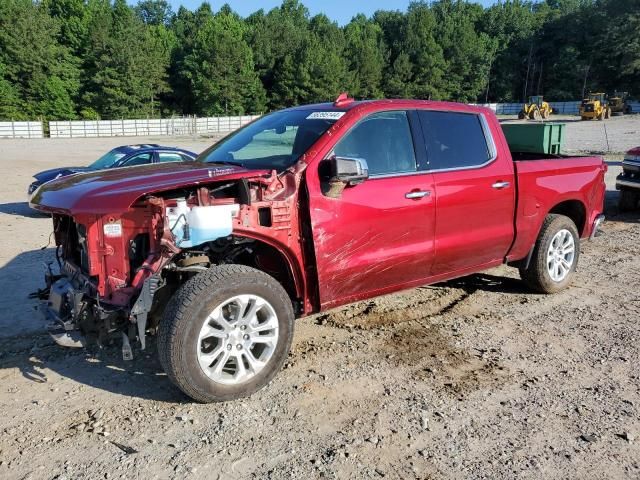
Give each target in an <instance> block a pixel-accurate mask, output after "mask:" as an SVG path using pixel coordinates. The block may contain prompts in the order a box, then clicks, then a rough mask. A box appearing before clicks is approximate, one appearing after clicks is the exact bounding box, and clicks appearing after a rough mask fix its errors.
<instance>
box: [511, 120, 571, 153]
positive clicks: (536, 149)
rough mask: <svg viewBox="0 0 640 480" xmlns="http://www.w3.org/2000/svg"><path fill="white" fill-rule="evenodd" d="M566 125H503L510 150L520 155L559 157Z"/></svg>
mask: <svg viewBox="0 0 640 480" xmlns="http://www.w3.org/2000/svg"><path fill="white" fill-rule="evenodd" d="M565 125H566V124H564V123H551V122H540V123H503V124H502V131H503V132H504V135H505V137H507V143H508V144H509V150H511V151H512V152H518V153H542V154H545V155H549V154H552V155H558V154H560V152H561V151H562V144H563V143H564V127H565Z"/></svg>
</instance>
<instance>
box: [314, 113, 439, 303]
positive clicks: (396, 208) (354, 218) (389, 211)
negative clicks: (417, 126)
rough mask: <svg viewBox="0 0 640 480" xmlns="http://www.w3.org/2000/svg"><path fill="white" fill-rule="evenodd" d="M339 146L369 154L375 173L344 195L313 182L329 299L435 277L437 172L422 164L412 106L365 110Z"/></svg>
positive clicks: (321, 269) (345, 153)
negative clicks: (421, 168)
mask: <svg viewBox="0 0 640 480" xmlns="http://www.w3.org/2000/svg"><path fill="white" fill-rule="evenodd" d="M332 154H335V155H336V156H340V157H352V158H353V157H356V158H362V159H364V160H366V161H367V164H368V167H369V175H370V178H369V179H367V180H365V181H364V182H363V183H361V184H359V185H353V186H347V187H346V188H345V189H344V190H343V191H342V193H341V194H340V195H339V196H338V197H337V198H332V197H330V196H327V195H326V194H323V192H322V188H320V187H319V186H318V185H309V203H310V205H309V206H310V212H311V223H312V228H313V240H314V246H315V255H316V264H317V275H318V281H319V295H320V303H321V305H322V307H323V308H328V307H331V306H336V305H339V304H342V303H348V302H351V301H355V300H358V299H360V298H364V297H368V296H370V295H372V294H381V293H385V292H387V291H392V290H396V289H398V288H401V287H402V286H406V285H408V284H410V283H412V282H414V283H415V282H416V281H419V280H420V279H425V278H427V277H428V276H429V274H430V270H431V264H432V262H433V252H434V226H435V212H434V205H435V202H434V196H433V194H434V185H433V178H432V175H431V174H429V173H427V172H419V171H418V167H417V164H416V154H415V150H414V144H413V138H412V134H411V128H410V124H409V115H408V114H407V112H405V111H390V112H381V113H374V114H372V115H369V116H367V117H365V118H364V119H362V120H360V121H359V122H358V123H357V124H356V125H355V126H354V127H352V129H351V130H350V131H349V132H347V133H346V134H345V136H344V137H342V138H341V139H340V140H339V141H338V143H337V144H336V146H335V147H334V149H333V152H332ZM320 176H321V175H320ZM316 180H317V178H316Z"/></svg>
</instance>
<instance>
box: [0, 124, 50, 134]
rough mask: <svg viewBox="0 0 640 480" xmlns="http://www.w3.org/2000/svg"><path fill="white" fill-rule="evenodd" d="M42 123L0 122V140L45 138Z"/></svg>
mask: <svg viewBox="0 0 640 480" xmlns="http://www.w3.org/2000/svg"><path fill="white" fill-rule="evenodd" d="M43 137H44V130H43V129H42V122H0V138H43Z"/></svg>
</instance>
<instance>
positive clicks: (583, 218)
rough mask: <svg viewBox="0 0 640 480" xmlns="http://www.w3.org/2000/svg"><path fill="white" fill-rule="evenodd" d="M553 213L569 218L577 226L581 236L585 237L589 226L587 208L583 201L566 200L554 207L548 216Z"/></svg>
mask: <svg viewBox="0 0 640 480" xmlns="http://www.w3.org/2000/svg"><path fill="white" fill-rule="evenodd" d="M553 213H555V214H558V215H564V216H565V217H569V218H570V219H571V221H573V223H574V224H575V225H576V228H577V229H578V233H579V234H580V236H581V237H582V236H583V235H584V233H585V227H586V224H587V207H586V205H585V204H584V203H583V202H582V201H580V200H577V199H572V200H564V201H562V202H560V203H558V204H556V205H555V206H554V207H552V208H551V209H550V210H549V212H548V213H547V215H549V214H553Z"/></svg>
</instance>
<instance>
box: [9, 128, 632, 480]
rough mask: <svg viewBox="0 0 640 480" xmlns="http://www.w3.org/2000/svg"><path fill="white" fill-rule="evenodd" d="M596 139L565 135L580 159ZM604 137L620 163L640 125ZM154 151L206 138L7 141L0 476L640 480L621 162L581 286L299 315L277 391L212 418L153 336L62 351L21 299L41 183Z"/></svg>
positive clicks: (30, 284)
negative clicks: (30, 197) (35, 178)
mask: <svg viewBox="0 0 640 480" xmlns="http://www.w3.org/2000/svg"><path fill="white" fill-rule="evenodd" d="M599 128H602V125H601V124H599V123H596V122H592V123H590V124H584V123H580V122H577V124H574V122H570V123H568V133H569V139H568V142H569V145H568V147H570V148H569V149H570V150H582V149H583V148H581V147H580V146H581V145H582V144H583V143H584V144H589V142H591V141H592V140H593V138H595V133H594V132H596V131H597V130H598V129H599ZM607 128H608V129H609V130H610V133H611V131H613V132H614V133H613V138H614V139H615V142H617V143H616V144H615V145H614V146H613V148H610V150H611V151H617V152H620V151H623V150H624V149H626V148H628V147H629V146H631V144H640V135H639V134H638V130H640V118H638V117H634V118H625V119H612V121H611V122H609V123H608V124H607ZM627 132H634V133H633V134H629V133H627ZM578 135H579V136H578ZM611 138H612V137H610V139H611ZM633 139H635V140H633ZM151 140H156V141H159V142H161V143H166V144H173V145H178V146H183V147H187V148H191V149H193V150H195V151H200V150H202V149H204V148H205V147H206V146H208V145H209V144H210V143H211V140H208V139H184V138H181V139H175V138H174V139H166V138H165V139H141V138H137V139H122V138H116V139H86V140H80V139H74V140H38V141H33V140H31V141H26V140H20V141H17V140H16V141H0V164H2V165H3V166H4V169H3V170H4V172H5V174H4V175H5V178H4V181H3V183H2V187H1V188H0V225H2V228H3V229H4V235H3V236H2V240H1V241H0V245H1V247H2V248H0V382H1V383H0V409H1V411H2V416H0V478H2V479H23V478H25V479H52V478H56V479H84V478H87V479H98V478H100V479H102V478H105V479H109V478H128V479H130V478H145V479H147V478H176V479H178V478H180V479H181V478H195V479H199V478H203V479H204V478H207V479H216V478H219V479H222V478H225V479H234V478H238V479H239V478H270V479H289V478H305V479H306V478H374V479H375V478H393V479H395V478H402V479H405V478H417V479H440V478H452V479H454V478H455V479H458V478H474V479H475V478H478V479H481V478H487V479H511V478H526V479H529V478H530V479H540V478H578V479H584V478H639V477H640V440H639V439H638V437H639V436H640V417H639V410H640V376H639V373H638V358H639V354H640V324H639V322H638V316H639V314H640V293H639V292H640V288H639V286H640V285H639V283H640V282H639V281H638V271H640V256H639V254H640V226H639V225H638V223H639V217H640V214H635V215H620V214H618V212H617V210H616V207H615V202H616V200H617V193H616V192H615V190H614V187H613V185H614V181H615V176H616V174H617V173H618V172H619V170H620V167H619V160H620V158H621V157H620V156H619V155H613V156H608V157H607V159H608V161H609V164H610V168H609V173H608V175H607V183H608V188H609V191H608V193H607V203H608V205H607V214H608V221H607V223H606V224H605V227H604V233H605V234H604V235H602V236H600V237H598V238H596V240H595V241H594V242H585V243H583V245H582V248H581V257H580V264H579V269H578V271H577V276H576V279H575V282H574V285H573V286H572V287H571V288H569V289H568V290H566V291H564V292H562V293H560V294H557V295H553V296H544V295H537V294H532V293H530V292H528V291H527V290H526V289H525V288H524V287H523V286H522V285H521V283H520V282H519V281H518V280H517V272H515V271H514V270H512V269H509V268H506V267H501V268H498V269H494V270H491V271H488V272H485V273H482V274H478V275H473V276H470V277H466V278H463V279H460V280H456V281H452V282H448V283H445V284H439V285H435V286H430V287H423V288H418V289H414V290H411V291H407V292H403V293H401V294H396V295H390V296H386V297H380V298H377V299H374V300H371V301H367V302H363V303H359V304H354V305H350V306H348V307H345V308H342V309H338V310H335V311H332V312H329V313H326V314H323V315H320V316H316V317H312V318H306V319H302V320H300V321H298V322H297V325H296V328H297V330H296V333H295V338H294V343H293V349H292V352H291V355H290V357H289V361H288V363H287V365H286V368H285V369H284V370H283V371H282V372H281V373H280V374H279V375H278V376H277V377H276V379H275V380H274V381H273V382H272V383H271V385H270V386H268V387H267V388H266V389H264V390H263V391H261V392H259V393H257V394H255V395H254V396H252V397H250V398H248V399H245V400H242V401H237V402H230V403H225V404H214V405H199V404H193V403H191V402H190V401H189V400H188V399H187V398H186V397H185V396H184V395H182V394H181V393H180V392H179V391H178V390H177V389H176V388H174V387H173V386H172V385H171V384H170V383H169V381H168V380H167V378H166V376H165V375H164V374H163V373H162V370H161V368H160V366H159V364H158V361H157V360H156V356H155V346H154V345H153V342H152V345H151V347H150V348H149V350H148V351H147V352H143V353H141V352H137V358H136V360H135V361H133V362H123V361H122V360H121V355H120V351H119V349H118V348H106V349H102V350H98V349H91V350H89V351H81V350H64V349H61V348H59V347H57V346H55V345H53V343H52V341H51V340H50V339H49V338H48V336H47V335H46V334H45V333H44V331H43V322H42V321H41V320H40V318H39V313H38V312H37V311H36V304H35V302H34V301H32V300H29V299H28V293H30V292H32V291H34V290H35V289H36V288H38V287H39V286H41V283H40V282H41V278H42V272H43V270H44V265H43V262H45V261H47V260H48V259H50V258H51V252H52V249H51V248H50V246H49V248H44V249H42V247H45V246H46V245H47V241H48V237H49V234H50V229H51V228H50V227H51V226H50V220H49V219H47V218H44V217H39V216H37V215H34V214H32V213H31V212H30V211H29V209H28V208H27V206H26V204H25V203H24V200H25V194H26V188H27V185H28V183H29V181H30V176H31V175H32V174H33V173H35V172H37V171H39V170H42V169H44V168H47V167H52V166H62V165H65V164H66V165H73V164H83V163H87V162H88V161H89V160H91V159H93V158H96V157H97V156H98V155H99V154H100V153H102V152H104V151H105V150H106V149H108V148H109V147H111V146H115V145H119V144H123V143H129V142H135V143H139V142H142V141H151Z"/></svg>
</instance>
